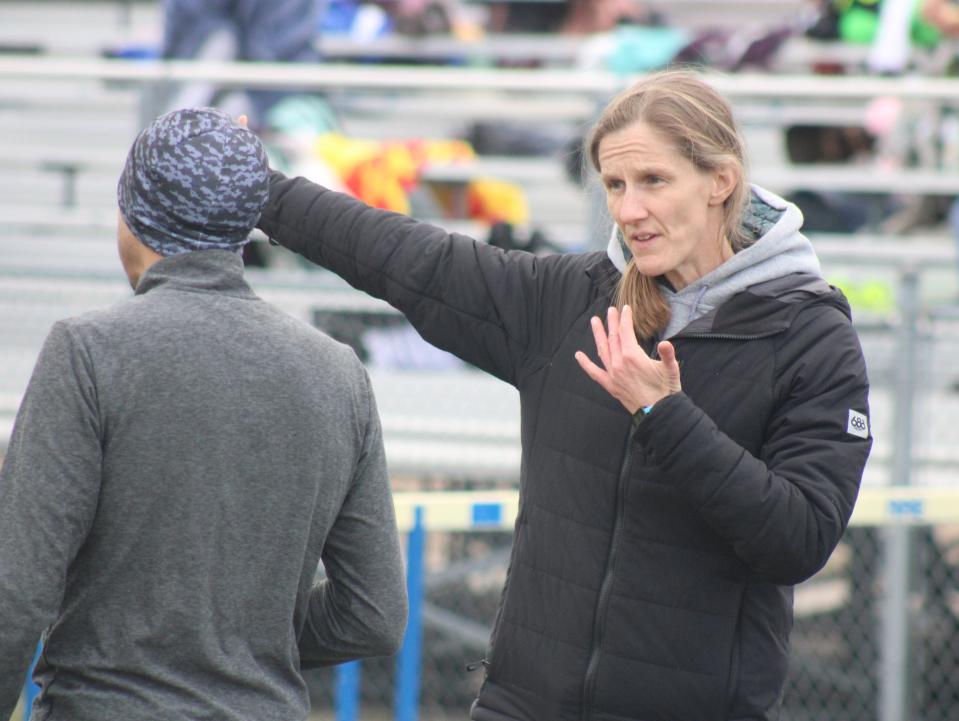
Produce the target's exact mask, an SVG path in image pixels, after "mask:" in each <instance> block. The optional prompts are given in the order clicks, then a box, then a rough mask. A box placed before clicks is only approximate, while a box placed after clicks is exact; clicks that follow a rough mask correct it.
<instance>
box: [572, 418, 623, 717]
mask: <svg viewBox="0 0 959 721" xmlns="http://www.w3.org/2000/svg"><path fill="white" fill-rule="evenodd" d="M635 432H636V428H635V427H634V426H631V427H630V429H629V436H628V437H627V438H626V451H625V457H624V458H623V464H622V465H621V466H620V468H619V479H618V480H617V483H616V518H615V519H614V521H613V532H612V534H611V537H610V541H609V553H607V554H606V567H605V568H604V569H603V581H602V583H601V584H600V586H599V597H598V598H597V600H596V615H595V616H594V617H593V642H592V645H591V647H590V652H589V663H588V664H587V665H586V675H585V677H584V678H583V712H582V719H583V721H589V718H590V716H591V712H592V701H593V699H592V696H593V692H594V691H595V685H596V674H597V673H598V672H599V658H600V655H601V653H602V645H603V628H604V626H605V620H606V608H607V606H609V598H610V596H611V595H612V592H613V566H614V564H615V561H616V551H617V549H618V547H619V539H620V535H621V534H622V529H623V523H624V516H625V515H626V503H625V498H624V497H625V495H626V484H627V481H628V480H629V470H630V466H631V465H632V455H633V454H632V453H631V451H632V444H633V434H634V433H635Z"/></svg>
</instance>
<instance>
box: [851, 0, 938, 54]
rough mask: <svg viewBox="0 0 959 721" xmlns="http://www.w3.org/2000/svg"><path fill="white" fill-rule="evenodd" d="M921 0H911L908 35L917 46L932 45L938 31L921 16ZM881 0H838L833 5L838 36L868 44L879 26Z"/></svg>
mask: <svg viewBox="0 0 959 721" xmlns="http://www.w3.org/2000/svg"><path fill="white" fill-rule="evenodd" d="M920 2H921V0H915V3H914V8H913V15H912V26H911V27H910V32H909V37H910V39H911V40H912V43H913V45H916V46H918V47H924V48H928V47H933V46H935V45H936V44H937V43H938V42H939V40H940V38H941V35H940V33H939V31H938V30H937V29H936V28H935V27H933V26H932V25H930V24H929V23H927V22H926V21H925V20H923V19H922V17H921V14H920ZM881 4H882V3H881V0H839V1H838V2H837V3H836V9H837V10H838V12H839V37H840V38H841V39H842V40H845V41H846V42H849V43H854V44H856V45H868V44H869V43H871V42H872V41H873V39H874V38H875V37H876V32H877V31H878V29H879V13H880V7H881Z"/></svg>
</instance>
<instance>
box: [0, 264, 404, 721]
mask: <svg viewBox="0 0 959 721" xmlns="http://www.w3.org/2000/svg"><path fill="white" fill-rule="evenodd" d="M321 559H322V561H323V564H324V566H325V569H326V572H327V578H326V579H325V580H324V581H322V582H320V583H315V582H314V576H315V574H316V570H317V566H318V563H319V561H320V560H321ZM405 622H406V589H405V583H404V580H403V573H402V564H401V560H400V551H399V541H398V537H397V530H396V523H395V520H394V515H393V504H392V499H391V497H390V489H389V483H388V478H387V473H386V465H385V460H384V454H383V443H382V437H381V433H380V424H379V420H378V418H377V413H376V406H375V404H374V400H373V394H372V392H371V389H370V384H369V380H368V378H367V376H366V372H365V370H364V369H363V367H362V366H361V365H360V362H359V360H358V359H357V358H356V356H355V354H354V353H353V351H352V350H350V349H349V348H348V347H346V346H344V345H341V344H339V343H336V342H334V341H333V340H331V339H330V338H328V337H326V336H324V335H323V334H321V333H320V332H318V331H317V330H316V329H314V328H311V327H309V326H308V325H306V324H305V323H301V322H299V321H297V320H296V319H294V318H291V317H290V316H288V315H286V314H284V313H282V312H281V311H279V310H277V309H276V308H274V307H272V306H271V305H269V304H267V303H264V302H263V301H262V300H260V299H259V298H258V297H257V296H256V295H255V294H254V293H253V291H252V290H251V289H250V287H249V286H248V285H247V284H246V283H245V282H244V280H243V263H242V260H241V259H240V257H239V256H238V255H237V254H235V253H232V252H230V251H227V250H204V251H197V252H192V253H186V254H183V255H176V256H172V257H169V258H164V259H163V260H160V261H158V262H157V263H156V264H155V265H153V266H152V267H151V268H150V269H149V270H148V271H147V272H146V273H145V274H144V275H143V277H142V278H141V279H140V282H139V285H138V286H137V291H136V297H135V298H132V299H130V300H129V301H127V302H124V303H120V304H119V305H117V306H114V307H112V308H109V309H106V310H102V311H97V312H94V313H90V314H88V315H84V316H81V317H78V318H72V319H68V320H66V321H61V322H59V323H57V324H56V325H55V326H54V327H53V329H52V330H51V332H50V335H49V336H48V338H47V340H46V343H45V345H44V347H43V350H42V351H41V353H40V357H39V360H38V361H37V364H36V367H35V369H34V372H33V376H32V378H31V380H30V384H29V386H28V388H27V392H26V395H25V397H24V399H23V402H22V404H21V406H20V411H19V414H18V416H17V419H16V422H15V425H14V430H13V436H12V438H11V441H10V446H9V449H8V453H7V457H6V460H5V462H4V465H3V469H2V471H0V719H2V720H3V721H6V719H7V718H9V716H10V714H11V712H12V711H13V708H14V705H15V704H16V701H17V697H18V695H19V693H20V689H21V688H22V687H23V683H24V678H25V672H26V668H27V665H28V663H29V661H30V659H31V658H32V657H33V651H34V648H35V647H36V643H37V641H38V640H39V638H40V635H41V632H43V633H44V641H45V643H44V652H43V656H42V658H41V659H40V662H39V664H38V666H37V672H36V675H35V678H36V680H37V682H38V683H39V684H40V686H41V687H42V691H41V694H40V696H39V698H38V700H37V702H36V704H35V705H34V718H35V719H36V720H37V721H112V720H114V719H116V720H119V719H123V721H143V720H145V719H150V720H151V721H154V720H155V721H162V720H167V719H168V720H169V721H182V720H183V719H194V720H196V719H216V721H271V720H275V721H294V720H296V719H303V718H305V717H306V716H307V714H308V712H309V697H308V695H307V688H306V684H305V683H304V680H303V677H302V676H301V674H300V669H301V667H303V666H311V665H321V664H329V663H336V662H339V661H343V660H346V659H350V658H356V657H359V656H369V655H381V654H389V653H392V652H393V651H394V650H395V649H396V648H397V647H398V645H399V642H400V640H401V638H402V634H403V630H404V627H405Z"/></svg>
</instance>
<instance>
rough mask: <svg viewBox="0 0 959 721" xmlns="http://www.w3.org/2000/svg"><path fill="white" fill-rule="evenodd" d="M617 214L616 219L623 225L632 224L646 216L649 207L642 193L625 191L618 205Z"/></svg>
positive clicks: (647, 215)
mask: <svg viewBox="0 0 959 721" xmlns="http://www.w3.org/2000/svg"><path fill="white" fill-rule="evenodd" d="M618 215H619V217H618V218H617V220H619V222H620V223H621V224H624V225H632V224H633V223H635V222H637V221H641V220H645V219H646V218H648V217H649V209H648V208H647V205H646V200H645V198H644V197H643V195H642V193H638V192H635V191H627V192H626V193H625V194H624V195H623V199H622V202H621V203H620V205H619V213H618Z"/></svg>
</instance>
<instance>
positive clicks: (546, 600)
mask: <svg viewBox="0 0 959 721" xmlns="http://www.w3.org/2000/svg"><path fill="white" fill-rule="evenodd" d="M260 227H261V228H262V229H263V230H264V231H265V232H266V233H267V234H268V235H269V236H270V237H272V238H274V239H275V240H276V241H277V242H279V243H280V244H282V245H284V246H286V247H288V248H290V249H291V250H294V251H297V252H299V253H302V254H303V255H305V256H306V257H307V258H309V259H310V260H312V261H314V262H316V263H318V264H320V265H322V266H324V267H327V268H330V269H332V270H333V271H335V272H336V273H338V274H339V275H341V276H343V277H344V278H345V279H346V280H347V281H349V282H350V283H351V284H352V285H354V286H356V287H357V288H361V289H363V290H364V291H366V292H368V293H370V294H372V295H374V296H377V297H380V298H384V299H386V300H387V301H389V302H390V303H391V304H393V305H394V306H395V307H397V308H399V309H400V310H402V311H403V313H405V314H406V316H407V317H408V318H409V320H410V321H411V322H412V323H413V325H414V326H415V327H416V328H417V329H418V330H419V331H420V333H421V334H422V335H423V336H424V337H425V338H426V339H427V340H429V341H430V342H432V343H434V344H435V345H437V346H439V347H441V348H445V349H447V350H449V351H451V352H453V353H455V354H456V355H458V356H460V357H461V358H463V359H465V360H466V361H469V362H470V363H473V364H475V365H476V366H479V367H480V368H482V369H484V370H486V371H488V372H490V373H492V374H493V375H495V376H497V377H499V378H501V379H503V380H505V381H507V382H509V383H512V384H513V385H515V386H516V387H517V388H518V389H519V392H520V398H521V413H522V442H523V455H522V481H521V501H520V512H519V517H518V519H517V522H516V528H515V535H514V544H513V550H512V557H511V561H510V568H509V574H508V580H507V584H506V588H505V590H504V594H503V600H502V603H501V606H500V609H499V612H498V614H497V617H496V620H495V624H494V628H493V633H492V638H491V641H490V649H489V654H488V657H487V661H488V668H487V677H486V680H485V683H484V684H483V687H482V690H481V691H480V694H479V697H478V699H477V701H476V703H475V704H474V707H473V710H472V718H473V719H475V721H506V720H523V721H533V720H535V721H567V720H568V721H574V720H576V721H579V720H580V719H594V720H596V721H624V720H627V719H629V720H635V721H640V720H641V721H667V720H669V721H677V720H683V721H709V720H710V719H716V720H721V719H722V720H725V719H737V720H741V719H772V718H775V717H776V715H777V712H778V706H779V697H780V694H781V690H782V686H783V683H784V679H785V675H786V665H787V660H788V654H789V640H788V638H789V631H790V628H791V625H792V584H795V583H798V582H800V581H802V580H804V579H806V578H808V577H809V576H810V575H812V574H813V573H815V572H816V570H818V569H819V568H820V567H821V566H822V565H823V564H824V563H825V561H826V559H827V558H828V557H829V555H830V553H831V552H832V550H833V548H834V547H835V546H836V543H837V542H838V540H839V537H840V535H841V534H842V532H843V529H844V528H845V526H846V523H847V521H848V519H849V516H850V513H851V512H852V507H853V503H854V501H855V498H856V494H857V492H858V488H859V482H860V478H861V475H862V471H863V466H864V464H865V460H866V457H867V455H868V452H869V448H870V443H871V441H870V439H869V438H868V431H860V430H859V428H858V426H859V425H861V421H862V420H864V419H865V418H866V417H867V414H868V408H867V391H868V383H867V379H866V371H865V366H864V362H863V357H862V352H861V349H860V346H859V342H858V339H857V337H856V334H855V332H854V330H853V328H852V325H851V324H850V321H849V309H848V306H847V304H846V302H845V300H844V298H843V297H842V295H841V294H840V293H839V292H838V291H836V290H834V289H831V288H830V287H829V286H827V285H826V284H825V283H824V282H823V281H822V280H821V279H818V278H813V277H811V276H802V275H798V276H786V277H783V278H781V279H778V280H774V281H770V282H767V283H764V284H762V285H761V286H760V287H755V288H751V289H750V290H748V291H747V292H743V293H740V294H738V295H736V296H734V297H733V298H732V299H730V300H729V301H727V302H726V303H724V304H723V305H721V306H720V307H719V309H718V310H717V311H713V312H712V313H710V314H709V315H707V316H704V317H702V318H700V319H699V320H697V321H695V322H694V323H693V324H692V325H690V326H689V327H687V328H686V329H685V330H684V331H682V332H681V333H680V334H678V335H677V336H676V337H675V338H674V339H673V340H674V344H675V347H676V352H677V357H678V358H679V361H680V364H681V369H682V382H683V389H684V392H682V393H678V394H676V395H672V396H668V397H667V398H665V399H663V400H661V401H660V402H659V403H657V404H656V407H655V408H654V410H653V412H652V413H651V414H650V415H649V416H647V417H646V419H645V420H644V421H643V422H642V423H640V424H639V426H638V428H635V429H634V426H633V424H632V422H631V418H630V416H629V414H628V413H627V411H626V410H625V409H624V408H623V407H622V406H621V405H620V403H619V402H618V401H616V400H615V399H613V398H612V397H611V396H609V395H608V394H607V393H606V392H605V391H604V390H603V389H602V388H601V387H600V386H598V385H597V384H596V383H594V382H593V381H592V380H590V379H589V378H588V377H587V376H586V374H585V373H583V371H582V370H581V369H580V368H579V366H578V365H577V364H576V362H575V360H574V358H573V354H574V352H575V351H577V350H585V351H587V352H588V353H589V354H590V355H591V356H593V357H594V359H595V350H594V343H593V339H592V335H591V332H590V330H589V318H590V316H592V315H600V316H601V317H602V316H603V314H604V313H605V311H606V309H607V307H608V306H609V305H610V303H611V297H612V292H613V289H614V287H615V285H616V282H617V281H618V278H619V274H618V271H617V270H616V269H615V268H614V266H613V265H612V263H611V262H610V261H609V260H608V258H607V257H606V256H605V255H604V254H602V253H588V254H569V255H555V256H548V257H541V258H537V257H533V256H531V255H529V254H524V253H520V252H503V251H501V250H498V249H496V248H493V247H490V246H487V245H484V244H482V243H477V242H475V241H473V240H470V239H469V238H466V237H462V236H457V235H449V234H447V233H446V232H445V231H444V230H442V229H440V228H436V227H432V226H429V225H424V224H421V223H417V222H415V221H413V220H411V219H409V218H407V217H405V216H401V215H396V214H392V213H386V212H383V211H378V210H373V209H370V208H368V207H367V206H365V205H363V204H362V203H360V202H358V201H356V200H353V199H352V198H349V197H347V196H344V195H339V194H336V193H332V192H330V191H326V190H324V189H322V188H320V187H319V186H316V185H313V184H312V183H309V182H307V181H305V180H302V179H295V180H289V179H285V178H283V177H282V176H280V175H277V176H276V177H274V180H273V183H272V190H271V199H270V202H269V204H268V206H267V208H266V209H265V211H264V213H263V217H262V219H261V221H260ZM849 431H852V432H849Z"/></svg>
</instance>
